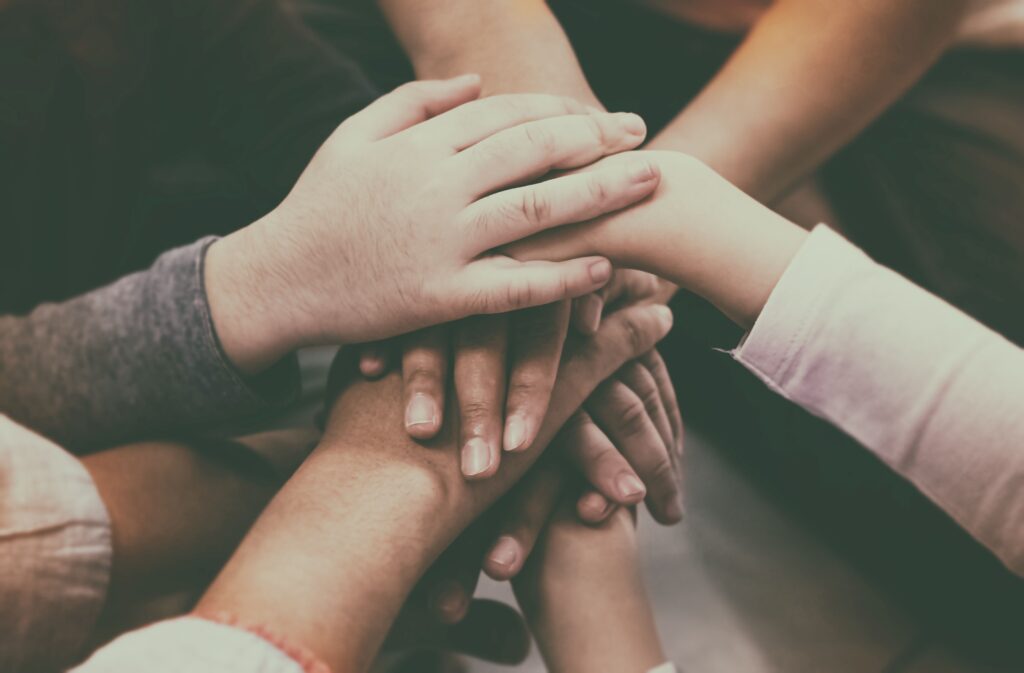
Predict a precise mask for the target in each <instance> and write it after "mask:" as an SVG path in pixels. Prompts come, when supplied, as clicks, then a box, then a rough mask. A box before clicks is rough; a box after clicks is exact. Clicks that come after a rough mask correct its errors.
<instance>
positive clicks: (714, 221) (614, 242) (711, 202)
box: [506, 151, 807, 328]
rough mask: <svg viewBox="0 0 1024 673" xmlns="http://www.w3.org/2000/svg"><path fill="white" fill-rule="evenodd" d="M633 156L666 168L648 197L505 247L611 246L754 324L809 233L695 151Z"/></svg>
mask: <svg viewBox="0 0 1024 673" xmlns="http://www.w3.org/2000/svg"><path fill="white" fill-rule="evenodd" d="M634 154H642V155H644V156H646V157H647V158H648V159H650V160H651V161H654V162H655V163H657V164H658V165H659V167H660V170H661V172H662V180H661V183H660V184H659V186H658V189H657V190H656V191H655V193H654V194H653V195H652V196H651V197H650V198H649V199H647V200H646V201H644V202H643V203H641V204H638V205H637V206H636V207H634V208H631V209H629V210H626V211H622V212H620V213H614V214H612V215H609V216H605V217H601V218H597V219H596V220H594V221H592V222H588V223H585V224H581V225H577V226H575V227H570V228H567V229H566V230H564V231H559V232H552V233H549V234H542V235H540V236H536V237H534V238H532V239H530V240H527V241H524V242H521V243H517V244H515V245H512V246H510V247H509V248H508V249H507V250H506V252H508V253H509V254H511V255H513V256H515V257H520V258H522V259H531V258H534V257H542V258H544V259H559V258H562V257H565V256H571V255H576V254H580V253H581V252H583V251H590V252H591V253H595V252H597V251H605V252H607V253H608V254H609V255H610V257H609V258H610V259H612V261H613V262H614V263H615V264H622V265H627V266H629V267H631V268H637V269H642V270H645V271H648V272H650V273H654V274H657V275H658V276H660V277H662V278H666V279H668V280H669V281H671V282H672V283H674V284H676V285H678V286H680V287H684V288H686V289H687V290H690V291H692V292H694V293H695V294H697V295H700V296H701V297H703V298H705V299H707V300H708V301H710V302H711V303H712V304H714V305H715V306H716V307H718V309H719V310H721V311H722V312H723V313H725V314H726V315H727V316H729V318H731V319H732V320H733V321H734V322H736V323H737V324H738V325H740V326H742V327H746V328H749V327H751V326H753V324H754V321H755V320H756V319H757V316H758V315H759V314H760V313H761V310H762V309H763V308H764V305H765V302H766V301H767V300H768V297H769V295H770V294H771V292H772V290H773V289H774V287H775V285H776V283H777V282H778V280H779V278H780V277H781V276H782V273H783V272H784V271H785V269H786V267H787V266H788V265H789V263H790V261H791V260H792V258H793V256H794V255H795V254H796V252H797V251H798V250H799V248H800V245H801V244H802V243H803V241H804V239H805V238H806V236H807V232H806V231H805V230H804V229H802V228H801V227H799V226H797V225H796V224H794V223H792V222H790V221H789V220H787V219H785V218H784V217H782V216H781V215H778V214H777V213H775V212H773V211H772V210H771V209H769V208H767V207H766V206H764V205H762V204H760V203H758V202H757V201H755V200H754V199H753V198H752V197H750V196H749V195H747V194H746V193H744V192H743V191H742V190H740V189H739V188H737V187H736V186H734V185H732V184H730V183H729V182H728V181H727V180H726V179H725V178H723V177H722V176H721V175H719V174H718V173H716V172H715V171H714V170H712V169H711V168H710V167H708V166H706V165H705V164H703V163H702V162H700V161H698V160H697V159H695V158H693V157H688V156H686V155H684V154H681V153H679V152H664V151H640V152H636V153H634ZM623 158H625V157H621V158H619V157H611V158H609V159H607V160H605V161H616V160H622V159H623ZM698 195H699V198H698Z"/></svg>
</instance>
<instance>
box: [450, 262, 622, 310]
mask: <svg viewBox="0 0 1024 673" xmlns="http://www.w3.org/2000/svg"><path fill="white" fill-rule="evenodd" d="M611 273H612V265H611V263H610V262H609V261H608V260H606V259H604V258H603V257H581V258H579V259H570V260H568V261H565V262H517V261H515V260H512V259H509V258H508V257H502V256H500V255H493V256H490V257H486V258H484V259H480V260H477V261H475V262H472V263H470V264H469V266H467V267H466V269H465V270H464V271H463V272H462V275H461V284H462V286H463V287H465V288H472V290H471V291H470V292H467V295H466V296H465V298H464V299H463V313H464V315H475V314H482V313H507V312H509V311H518V310H521V309H525V308H533V307H534V306H543V305H544V304H552V303H554V302H557V301H562V300H563V299H572V298H574V297H579V296H581V295H584V294H587V293H588V292H593V291H594V290H597V289H599V288H600V287H601V286H602V285H604V284H605V283H606V282H608V279H609V278H610V277H611Z"/></svg>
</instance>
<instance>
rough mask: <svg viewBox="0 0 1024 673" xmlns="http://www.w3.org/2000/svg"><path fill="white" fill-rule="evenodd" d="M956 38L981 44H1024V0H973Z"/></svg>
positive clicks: (968, 42) (996, 45) (1012, 45)
mask: <svg viewBox="0 0 1024 673" xmlns="http://www.w3.org/2000/svg"><path fill="white" fill-rule="evenodd" d="M957 41H958V42H959V43H960V44H966V45H974V46H982V47H1024V0H971V1H970V4H969V7H968V10H967V15H966V17H964V20H963V22H962V23H961V24H960V30H959V32H958V35H957Z"/></svg>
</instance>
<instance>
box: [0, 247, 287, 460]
mask: <svg viewBox="0 0 1024 673" xmlns="http://www.w3.org/2000/svg"><path fill="white" fill-rule="evenodd" d="M214 240H215V239H213V238H206V239H203V240H200V241H197V242H196V243H194V244H192V245H189V246H185V247H182V248H177V249H175V250H171V251H169V252H167V253H165V254H163V255H162V256H161V257H159V258H158V259H157V260H156V262H155V263H154V264H153V265H152V266H151V267H150V268H149V269H146V270H145V271H140V272H138V273H135V274H132V275H130V276H126V277H124V278H122V279H120V280H118V281H116V282H115V283H112V284H111V285H108V286H106V287H103V288H100V289H98V290H94V291H92V292H89V293H88V294H85V295H82V296H80V297H76V298H74V299H71V300H69V301H65V302H61V303H55V304H43V305H40V306H39V307H37V308H36V309H35V310H33V311H32V312H31V313H30V314H28V315H25V316H0V413H4V414H7V415H8V416H10V417H11V418H12V419H14V420H16V421H18V422H19V423H21V424H23V425H25V426H27V427H30V428H32V429H34V430H36V431H37V432H39V433H41V434H44V435H46V436H48V437H50V438H52V439H53V440H55V441H57V442H58V443H60V444H61V445H62V446H65V447H67V448H68V449H69V450H72V451H75V452H78V451H82V450H88V449H92V448H98V447H103V446H109V445H112V444H115V443H118V442H124V441H128V440H132V439H138V438H143V437H153V436H158V435H161V434H163V435H166V434H180V433H187V432H192V431H197V430H201V429H202V428H203V427H204V426H207V425H213V424H220V423H222V422H224V421H228V420H235V419H239V418H244V417H247V416H251V415H255V414H259V413H265V412H267V411H268V410H271V409H274V408H278V407H282V406H284V405H286V404H287V403H288V402H290V401H292V400H294V399H295V398H296V397H297V396H298V392H299V369H298V364H297V361H296V359H295V357H294V356H291V357H289V358H287V359H285V360H284V361H282V362H280V363H278V364H277V365H275V366H274V367H272V368H271V369H270V370H269V371H267V372H265V373H263V374H261V375H260V376H258V377H256V378H245V377H243V375H242V374H241V373H240V372H238V371H237V370H236V369H235V367H234V366H233V365H232V363H231V362H230V360H229V359H228V358H227V356H226V355H225V354H224V351H223V349H222V348H221V344H220V341H219V339H218V337H217V333H216V330H215V329H214V325H213V320H212V318H211V315H210V307H209V304H208V302H207V299H206V292H205V289H204V282H203V264H204V260H205V256H206V250H207V248H208V247H209V245H210V244H211V243H212V242H213V241H214Z"/></svg>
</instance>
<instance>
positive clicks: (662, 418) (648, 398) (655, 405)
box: [618, 360, 675, 454]
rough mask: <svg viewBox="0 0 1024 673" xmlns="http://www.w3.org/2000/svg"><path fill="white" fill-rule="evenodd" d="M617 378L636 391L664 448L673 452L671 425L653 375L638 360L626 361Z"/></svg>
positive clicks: (673, 442) (673, 443)
mask: <svg viewBox="0 0 1024 673" xmlns="http://www.w3.org/2000/svg"><path fill="white" fill-rule="evenodd" d="M618 377H619V380H620V381H622V382H623V383H624V384H625V385H626V387H627V388H629V389H630V390H632V391H633V392H634V393H636V395H637V397H639V398H640V399H641V400H642V401H643V403H644V407H645V408H646V409H647V415H648V416H649V417H650V419H651V421H652V422H653V423H654V427H655V428H656V429H657V430H658V434H659V435H661V441H662V443H663V444H664V445H665V450H666V451H667V452H669V453H670V454H671V453H673V452H674V447H675V436H674V435H673V433H672V425H671V423H670V422H669V419H668V412H667V411H666V410H665V403H664V401H663V400H662V397H661V389H660V388H659V387H658V384H657V382H656V381H655V380H654V376H653V375H652V374H651V372H649V371H648V370H647V368H646V367H645V366H644V365H643V364H641V362H640V361H639V360H633V361H632V362H629V363H627V364H626V365H624V366H623V367H622V369H620V370H619V373H618Z"/></svg>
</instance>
